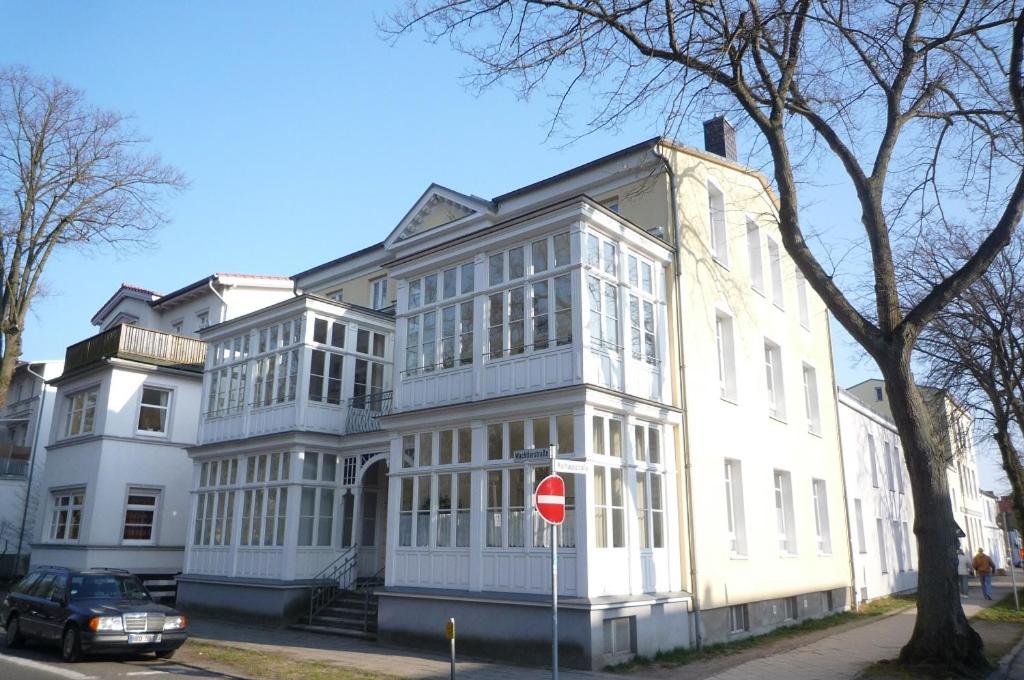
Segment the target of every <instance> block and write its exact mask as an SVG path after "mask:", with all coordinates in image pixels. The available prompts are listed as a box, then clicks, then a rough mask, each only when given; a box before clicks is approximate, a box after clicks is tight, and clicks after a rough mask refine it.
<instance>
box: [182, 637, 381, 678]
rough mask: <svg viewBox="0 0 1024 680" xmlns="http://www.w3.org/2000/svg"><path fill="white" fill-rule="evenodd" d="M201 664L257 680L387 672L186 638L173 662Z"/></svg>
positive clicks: (373, 675)
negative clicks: (208, 663)
mask: <svg viewBox="0 0 1024 680" xmlns="http://www.w3.org/2000/svg"><path fill="white" fill-rule="evenodd" d="M179 659H180V660H181V661H183V662H185V663H189V662H194V663H195V664H196V665H200V666H201V665H202V664H203V663H204V662H213V664H215V665H216V666H217V668H216V669H215V670H220V671H224V670H229V671H230V672H231V673H237V674H239V675H241V676H243V677H248V678H260V680H264V679H266V680H384V679H385V678H391V677H393V676H390V675H380V674H378V673H368V672H366V671H360V670H354V669H350V668H343V667H341V666H336V665H334V664H330V663H325V662H322V661H304V660H301V659H296V658H293V657H291V656H289V655H287V654H268V653H266V652H261V651H256V650H252V649H245V648H242V647H231V646H228V645H220V644H210V643H207V642H198V641H196V640H189V641H188V642H187V643H185V645H184V646H183V647H182V648H181V650H180V651H179V652H178V655H177V656H176V657H175V661H177V660H179Z"/></svg>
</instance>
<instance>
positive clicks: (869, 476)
mask: <svg viewBox="0 0 1024 680" xmlns="http://www.w3.org/2000/svg"><path fill="white" fill-rule="evenodd" d="M839 432H840V434H841V436H842V447H843V448H842V455H843V466H844V469H845V471H846V494H847V509H846V511H847V520H848V522H849V524H850V544H851V546H850V549H851V553H852V555H853V574H854V578H853V588H854V596H855V598H856V600H855V601H856V603H858V604H859V603H863V602H866V601H868V600H873V599H875V598H877V597H883V596H885V595H892V594H894V593H905V592H908V591H912V590H916V589H917V540H916V538H915V537H914V536H913V530H914V501H913V497H912V494H911V490H910V478H909V476H908V473H907V468H906V463H905V462H904V460H903V452H902V450H901V448H900V440H899V433H898V432H897V431H896V424H895V423H894V422H892V421H891V420H889V419H888V418H885V417H884V416H882V415H880V414H878V413H876V412H875V411H873V410H871V409H870V408H868V407H867V406H866V405H865V404H864V403H863V402H861V401H860V400H859V399H857V398H856V397H854V396H853V395H852V394H850V393H849V392H846V391H844V390H839Z"/></svg>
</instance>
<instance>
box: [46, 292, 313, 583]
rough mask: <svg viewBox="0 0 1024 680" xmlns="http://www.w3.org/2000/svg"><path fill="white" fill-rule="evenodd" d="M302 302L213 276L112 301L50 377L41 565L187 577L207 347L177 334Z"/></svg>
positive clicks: (119, 295)
mask: <svg viewBox="0 0 1024 680" xmlns="http://www.w3.org/2000/svg"><path fill="white" fill-rule="evenodd" d="M292 294H293V291H292V286H291V283H290V282H289V281H288V280H287V279H283V278H280V277H252V276H243V275H236V274H231V275H225V274H215V275H213V276H210V277H207V278H205V279H202V280H200V281H198V282H196V283H194V284H192V285H190V286H186V287H185V288H182V289H180V290H178V291H176V292H174V293H171V294H169V295H163V296H160V295H157V294H155V293H151V292H148V291H143V290H142V289H138V288H136V287H133V286H127V285H125V286H122V287H121V288H120V289H119V290H118V292H117V293H115V295H114V296H113V297H112V298H111V299H110V300H109V301H108V302H107V303H106V304H104V306H103V308H102V309H101V311H100V312H99V313H98V314H97V315H96V316H95V317H93V323H94V324H95V325H97V326H99V327H100V328H101V329H102V331H101V332H100V333H99V334H98V335H96V336H93V337H91V338H88V339H86V340H83V341H81V342H79V343H76V344H74V345H71V346H70V347H68V349H67V353H66V356H65V361H64V370H63V373H62V374H61V375H60V376H59V377H56V378H54V379H53V380H51V381H50V384H52V385H55V386H56V387H57V394H56V399H55V409H54V417H53V425H52V427H51V429H50V431H49V433H48V442H47V451H48V464H47V465H46V469H45V472H44V475H43V484H42V494H43V499H42V501H41V502H40V505H39V508H40V512H41V515H42V518H43V521H42V522H40V523H39V525H40V526H39V528H38V533H37V539H36V543H35V544H34V545H33V552H32V563H33V564H58V565H64V566H69V567H76V568H84V567H119V568H124V569H129V570H131V571H133V572H136V573H139V574H142V575H144V576H145V577H149V578H150V579H156V580H158V581H166V580H168V579H167V578H166V577H168V576H172V575H174V574H177V573H178V572H180V571H181V567H182V564H183V558H184V548H185V530H186V523H187V521H188V515H189V507H190V502H189V501H190V496H189V490H190V488H191V480H192V465H191V462H190V461H189V459H188V457H187V455H186V454H185V450H184V449H185V447H187V446H190V445H192V444H194V443H195V441H196V433H197V430H198V418H199V398H200V395H201V393H202V367H203V361H204V359H205V354H206V347H205V345H204V343H202V342H200V341H199V340H197V339H195V338H193V337H189V336H187V335H181V334H175V333H174V332H173V331H175V330H178V329H179V328H181V332H182V333H191V332H193V331H196V330H198V329H199V328H201V327H204V326H205V325H208V324H209V323H213V322H216V321H219V320H223V319H226V318H232V317H234V316H236V315H238V314H242V313H245V312H248V311H249V310H250V309H251V308H252V307H253V306H258V304H259V303H258V300H260V299H262V300H263V304H264V305H265V304H271V303H273V302H276V301H278V300H281V299H285V298H288V297H291V296H292ZM140 296H141V297H140ZM186 320H187V323H186ZM137 323H145V324H148V326H149V327H143V326H141V325H136V324H137ZM182 325H183V327H182Z"/></svg>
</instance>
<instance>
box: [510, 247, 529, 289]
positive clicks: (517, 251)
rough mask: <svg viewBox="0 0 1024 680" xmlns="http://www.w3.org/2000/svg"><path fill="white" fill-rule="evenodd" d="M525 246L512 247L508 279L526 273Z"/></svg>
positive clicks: (517, 277) (516, 277)
mask: <svg viewBox="0 0 1024 680" xmlns="http://www.w3.org/2000/svg"><path fill="white" fill-rule="evenodd" d="M524 265H525V261H524V252H523V247H522V246H519V247H517V248H511V249H510V250H509V251H508V279H509V281H511V280H512V279H519V278H522V277H523V275H524V274H525V266H524Z"/></svg>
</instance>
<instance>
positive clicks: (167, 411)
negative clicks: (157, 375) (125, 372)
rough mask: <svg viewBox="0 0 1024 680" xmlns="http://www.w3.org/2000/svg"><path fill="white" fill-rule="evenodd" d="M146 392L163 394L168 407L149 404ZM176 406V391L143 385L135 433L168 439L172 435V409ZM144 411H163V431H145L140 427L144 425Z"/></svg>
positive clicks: (140, 392)
mask: <svg viewBox="0 0 1024 680" xmlns="http://www.w3.org/2000/svg"><path fill="white" fill-rule="evenodd" d="M146 390H152V391H154V392H163V393H164V394H166V395H167V405H166V406H160V405H158V404H147V403H145V401H143V400H144V399H145V396H146ZM173 404H174V390H173V389H171V388H169V387H162V386H160V385H147V384H145V383H143V385H142V389H141V390H140V391H139V408H138V410H137V412H136V414H135V432H136V434H140V435H144V436H147V437H167V436H168V435H169V434H170V429H171V408H172V406H173ZM143 409H153V410H157V411H161V412H162V414H163V429H162V430H143V429H141V428H140V427H139V426H140V425H141V424H142V411H143Z"/></svg>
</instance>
